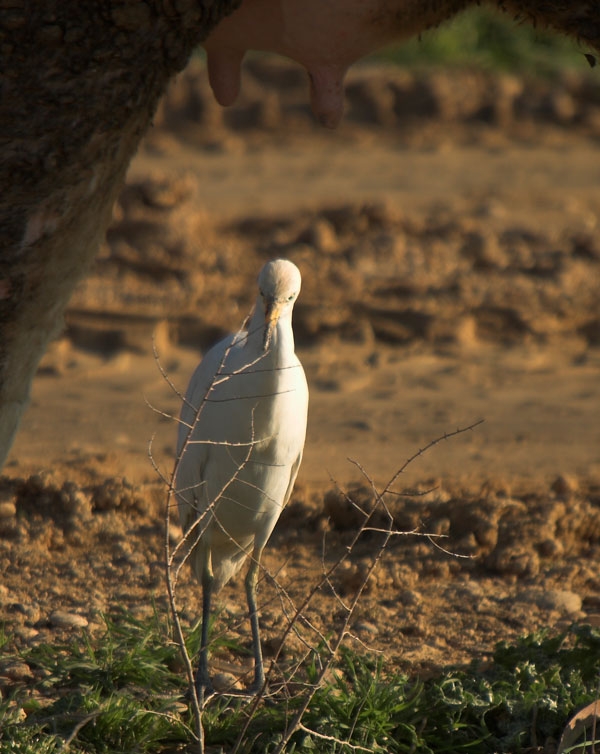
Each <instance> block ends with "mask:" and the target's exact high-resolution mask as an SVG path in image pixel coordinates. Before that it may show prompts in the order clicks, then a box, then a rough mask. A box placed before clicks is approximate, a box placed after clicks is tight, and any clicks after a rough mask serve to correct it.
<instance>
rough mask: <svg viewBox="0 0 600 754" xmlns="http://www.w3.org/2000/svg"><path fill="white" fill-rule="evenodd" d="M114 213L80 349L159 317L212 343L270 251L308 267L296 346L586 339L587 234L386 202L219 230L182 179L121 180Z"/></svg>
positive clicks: (116, 339) (592, 258) (591, 294)
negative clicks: (334, 341)
mask: <svg viewBox="0 0 600 754" xmlns="http://www.w3.org/2000/svg"><path fill="white" fill-rule="evenodd" d="M115 215H116V219H115V222H114V223H113V225H112V226H111V228H110V230H109V232H108V237H107V242H106V244H105V245H104V247H103V250H102V253H101V254H100V256H99V258H98V259H97V261H96V263H95V265H94V268H93V270H92V274H91V275H90V276H89V277H88V278H87V279H86V280H85V281H84V282H83V283H82V285H81V286H80V287H79V289H78V291H77V292H76V294H75V297H74V299H73V301H72V303H71V306H70V309H69V313H68V316H67V322H68V325H69V327H68V330H67V334H68V336H69V337H70V338H71V339H72V341H73V342H74V343H75V344H76V345H78V346H81V347H86V348H90V349H92V350H100V351H103V350H104V351H111V350H118V349H120V348H123V347H131V348H134V349H136V348H138V349H142V350H143V349H147V348H148V347H149V346H150V343H151V333H152V331H153V330H154V329H155V328H156V325H157V323H159V322H164V323H165V325H166V329H167V330H168V337H169V338H170V339H171V340H173V341H174V342H179V343H183V344H187V345H193V346H198V345H200V346H205V345H207V344H209V343H211V342H214V340H215V339H216V338H217V337H219V336H220V335H221V334H222V333H224V332H228V331H230V330H231V329H235V328H236V327H237V326H239V323H240V322H241V321H243V319H244V316H245V314H246V313H247V312H248V311H249V309H250V308H251V306H252V305H253V287H254V279H255V276H256V270H257V269H260V267H261V266H262V264H263V263H264V261H265V260H267V259H269V258H273V257H277V256H285V257H287V258H289V259H291V260H292V261H294V262H295V263H296V264H297V265H298V266H299V267H300V269H301V270H302V271H303V272H304V271H308V270H311V271H316V272H317V274H316V275H305V282H304V286H303V295H302V298H301V300H300V302H299V304H298V306H297V311H296V315H295V329H296V335H297V338H298V340H299V342H300V343H312V344H314V343H317V342H319V340H320V339H322V338H324V337H331V336H332V335H335V336H338V337H341V338H343V339H345V340H349V341H358V342H363V341H365V339H371V340H372V339H375V340H377V341H381V342H385V343H390V344H394V345H402V344H409V343H412V342H416V341H421V342H427V343H432V344H438V345H439V344H444V343H460V342H462V341H464V340H467V341H472V340H473V339H476V340H479V341H487V342H494V343H501V344H506V345H510V344H519V343H528V342H532V343H548V342H551V341H553V340H556V339H560V338H570V339H572V338H577V337H578V338H580V339H581V341H582V344H585V343H587V344H589V345H597V342H598V332H599V329H598V316H597V292H598V290H599V289H600V249H599V247H598V244H597V243H596V240H595V238H594V236H593V235H592V234H586V233H585V232H578V233H576V234H572V233H571V234H569V233H564V234H562V236H561V237H553V236H550V235H545V234H543V233H541V232H533V231H531V230H529V229H527V228H526V227H520V226H514V225H511V224H510V223H503V224H502V225H501V226H498V225H497V224H494V223H491V222H490V218H489V216H488V214H487V213H486V211H485V209H482V208H481V207H474V208H473V210H472V212H471V214H470V215H469V216H465V215H457V214H456V213H455V212H453V211H451V210H450V209H443V208H434V209H433V210H430V211H429V212H428V213H424V214H412V213H411V214H407V213H406V212H403V211H402V209H400V208H398V207H395V206H393V205H391V204H390V203H388V204H358V205H357V204H342V205H338V206H330V207H324V208H322V209H319V210H315V211H299V212H296V213H293V214H286V215H280V216H273V217H266V218H265V217H262V218H258V219H256V218H250V217H247V218H243V219H241V220H239V221H235V222H233V223H229V224H226V225H219V224H217V223H214V222H211V221H210V219H209V218H208V216H207V215H206V214H205V213H204V212H203V211H202V210H199V209H198V206H197V202H196V201H195V191H194V183H193V180H192V179H191V178H190V177H185V178H182V179H177V178H168V177H165V176H159V177H156V176H155V177H152V176H149V177H147V178H146V179H145V180H143V181H140V182H135V183H131V184H128V185H127V186H126V188H125V189H124V190H123V192H122V194H121V196H120V198H119V201H118V204H117V208H116V211H115ZM325 290H326V291H327V295H326V296H324V295H323V292H324V291H325ZM209 291H218V292H219V294H218V296H214V295H207V292H209ZM224 313H226V316H225V317H224V316H223V315H224Z"/></svg>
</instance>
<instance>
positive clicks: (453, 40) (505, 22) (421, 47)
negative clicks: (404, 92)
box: [371, 8, 588, 76]
mask: <svg viewBox="0 0 600 754" xmlns="http://www.w3.org/2000/svg"><path fill="white" fill-rule="evenodd" d="M585 52H587V50H585V49H582V48H581V47H580V46H579V45H578V44H577V42H575V41H573V40H570V39H567V38H566V37H564V36H563V35H559V34H555V33H553V32H550V31H546V30H542V29H538V28H535V27H534V26H532V25H531V24H528V23H524V22H523V23H521V22H519V21H515V20H514V19H513V18H511V16H510V15H508V14H504V13H500V12H498V11H495V10H492V9H488V8H473V9H470V10H468V11H465V12H464V13H461V14H459V15H458V16H456V17H455V18H453V19H452V20H450V21H448V22H447V23H445V24H442V26H440V27H438V28H436V29H430V30H428V31H426V32H424V33H423V34H422V35H421V36H420V37H419V38H418V39H417V38H415V39H410V40H407V41H405V42H401V43H397V44H394V45H393V46H391V47H388V48H387V49H386V50H384V51H382V52H379V53H377V54H375V55H373V56H371V59H372V60H373V59H374V60H386V61H388V62H392V63H396V64H398V65H403V66H409V65H411V66H429V65H445V66H447V65H463V66H464V65H468V66H472V67H476V66H479V67H483V68H490V69H494V70H504V71H513V72H520V73H523V72H528V71H529V72H532V73H535V74H537V75H545V76H548V75H554V74H557V73H560V72H561V71H564V70H565V69H566V68H577V69H579V70H581V71H586V70H587V68H588V63H587V62H586V60H585V57H584V53H585Z"/></svg>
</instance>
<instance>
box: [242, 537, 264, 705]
mask: <svg viewBox="0 0 600 754" xmlns="http://www.w3.org/2000/svg"><path fill="white" fill-rule="evenodd" d="M261 554H262V548H260V550H257V548H256V547H255V548H254V552H253V553H252V560H251V562H250V568H248V574H247V575H246V598H247V600H248V611H249V613H250V627H251V629H252V651H253V653H254V681H253V682H252V686H251V690H252V691H254V692H255V693H258V692H259V691H260V690H261V689H262V687H263V686H264V683H265V669H264V665H263V656H262V648H261V646H260V629H259V625H258V608H257V606H256V584H257V582H258V569H259V566H260V556H261Z"/></svg>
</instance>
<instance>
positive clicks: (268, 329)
mask: <svg viewBox="0 0 600 754" xmlns="http://www.w3.org/2000/svg"><path fill="white" fill-rule="evenodd" d="M280 315H281V304H280V303H279V302H278V301H273V300H271V301H267V302H266V305H265V331H264V333H263V351H267V350H268V348H269V346H270V344H271V338H272V337H273V330H274V329H275V327H276V325H277V322H278V321H279V317H280Z"/></svg>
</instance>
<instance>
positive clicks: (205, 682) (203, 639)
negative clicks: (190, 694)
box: [196, 550, 214, 700]
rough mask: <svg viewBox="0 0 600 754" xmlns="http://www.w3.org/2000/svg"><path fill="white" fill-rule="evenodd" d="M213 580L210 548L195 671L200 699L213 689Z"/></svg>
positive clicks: (205, 567) (205, 571)
mask: <svg viewBox="0 0 600 754" xmlns="http://www.w3.org/2000/svg"><path fill="white" fill-rule="evenodd" d="M213 581H214V576H213V572H212V563H211V556H210V550H208V552H207V554H206V560H205V563H204V567H203V569H202V633H201V635H200V661H199V663H198V671H197V673H196V693H197V694H198V698H199V699H200V700H203V699H204V697H205V696H206V694H207V693H208V694H211V693H212V691H213V688H212V685H211V682H210V675H209V673H208V627H209V623H210V603H211V597H212V588H213Z"/></svg>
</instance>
